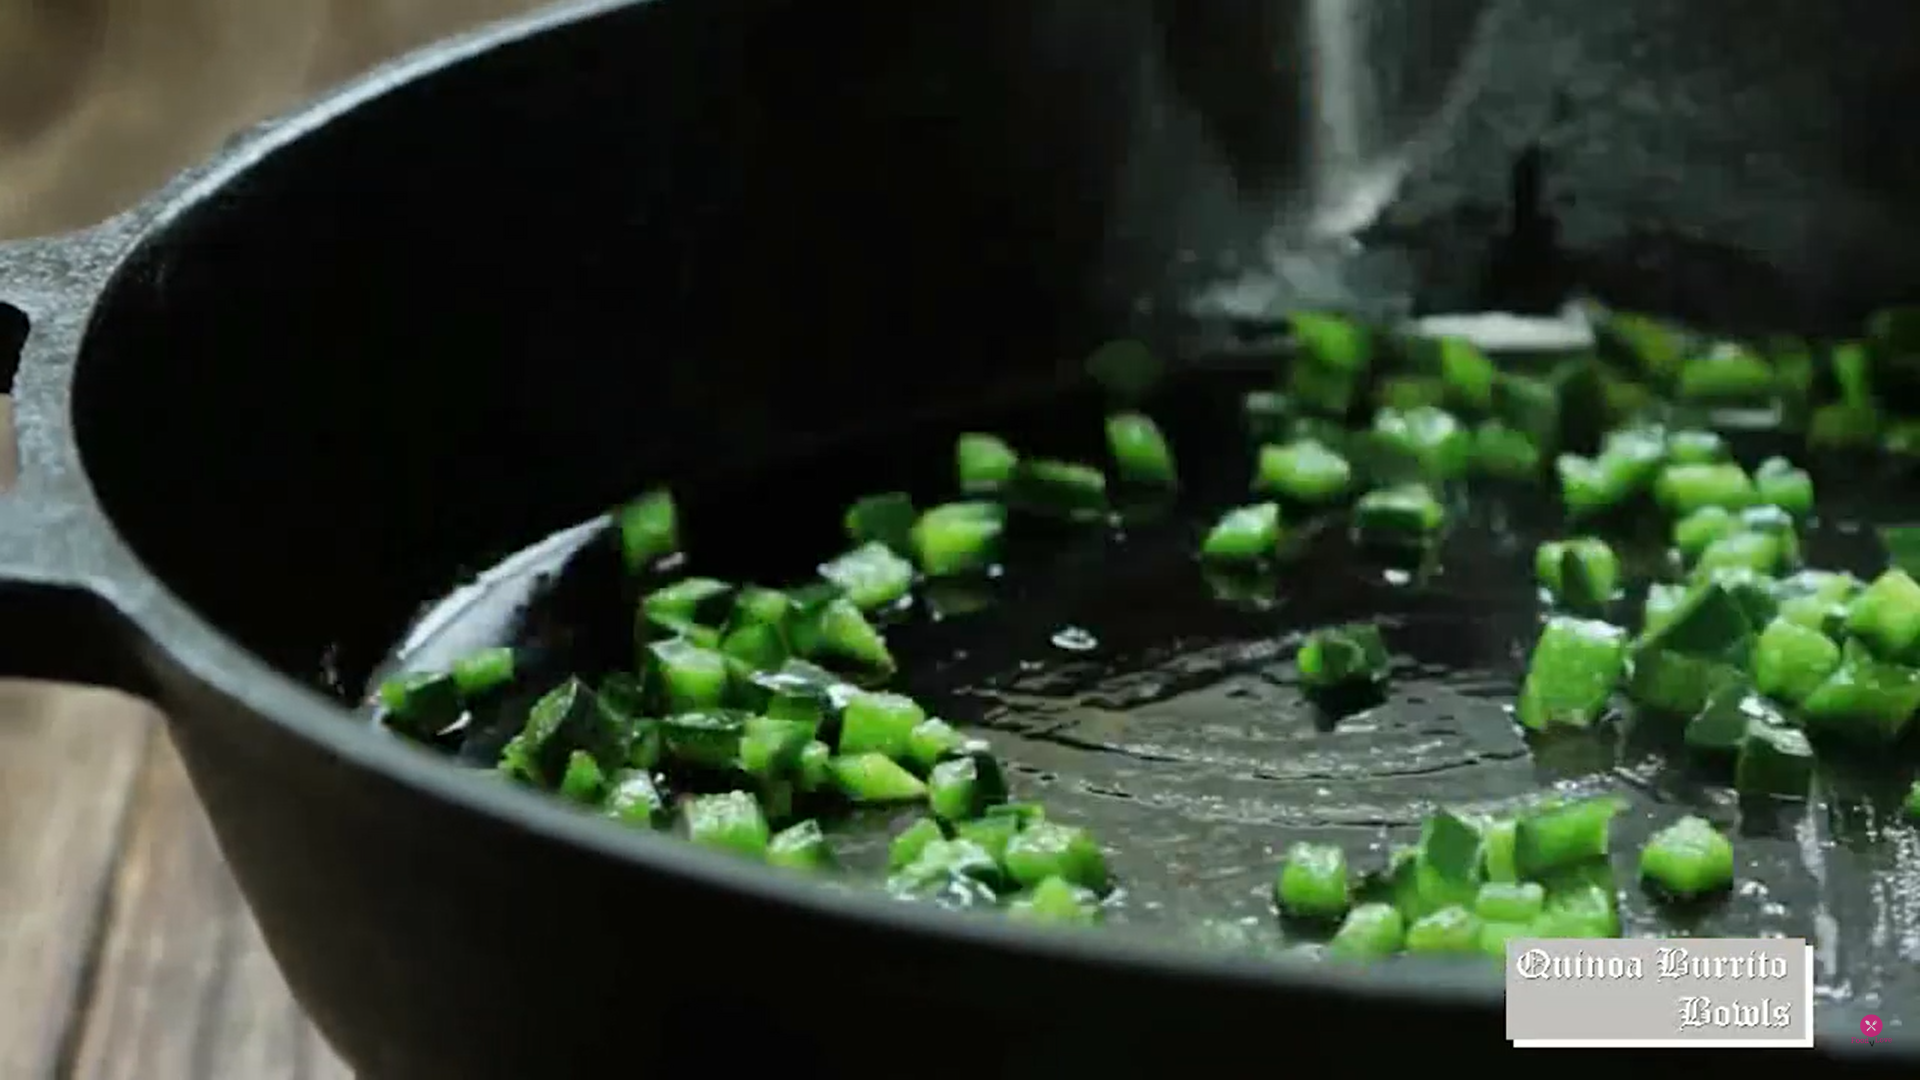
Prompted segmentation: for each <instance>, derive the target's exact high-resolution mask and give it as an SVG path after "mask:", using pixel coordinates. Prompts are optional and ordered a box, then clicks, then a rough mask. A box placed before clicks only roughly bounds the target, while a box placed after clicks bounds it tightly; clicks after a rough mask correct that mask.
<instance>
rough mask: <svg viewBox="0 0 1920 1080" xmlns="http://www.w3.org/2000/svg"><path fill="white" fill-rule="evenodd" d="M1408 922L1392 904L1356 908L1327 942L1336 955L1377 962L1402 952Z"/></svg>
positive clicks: (1374, 904) (1369, 904)
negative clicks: (1401, 947) (1376, 960)
mask: <svg viewBox="0 0 1920 1080" xmlns="http://www.w3.org/2000/svg"><path fill="white" fill-rule="evenodd" d="M1406 937H1407V921H1406V919H1405V918H1404V917H1403V916H1402V915H1401V914H1400V909H1398V908H1396V907H1394V906H1393V905H1392V904H1381V903H1366V904H1359V905H1356V906H1355V907H1354V908H1353V909H1352V910H1351V911H1349V912H1347V917H1346V918H1345V919H1344V920H1342V921H1341V923H1340V929H1339V930H1337V931H1335V932H1334V935H1333V939H1332V940H1331V941H1329V942H1328V943H1327V951H1328V952H1329V953H1331V954H1333V955H1334V956H1339V957H1345V958H1349V959H1354V960H1375V959H1380V958H1382V957H1386V956H1391V955H1393V954H1394V953H1396V952H1399V951H1400V946H1401V945H1402V944H1403V943H1404V942H1405V941H1406Z"/></svg>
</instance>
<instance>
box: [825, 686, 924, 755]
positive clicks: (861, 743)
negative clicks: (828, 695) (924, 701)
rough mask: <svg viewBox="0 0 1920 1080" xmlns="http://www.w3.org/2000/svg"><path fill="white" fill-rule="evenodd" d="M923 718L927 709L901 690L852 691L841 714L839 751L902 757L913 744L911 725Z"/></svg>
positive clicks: (845, 753)
mask: <svg viewBox="0 0 1920 1080" xmlns="http://www.w3.org/2000/svg"><path fill="white" fill-rule="evenodd" d="M926 718H927V713H926V710H925V709H922V708H921V707H920V704H919V703H918V702H916V701H914V700H913V699H912V698H910V697H907V696H905V695H903V694H892V693H884V692H879V693H860V694H855V695H854V696H853V697H852V698H850V699H848V701H847V704H846V708H845V709H844V710H843V711H842V712H841V714H840V745H839V752H840V754H841V755H842V756H845V755H850V754H868V753H874V754H884V755H886V756H887V757H890V758H893V759H894V760H896V761H898V760H904V759H906V758H907V756H908V751H909V750H910V749H911V747H912V743H913V732H914V729H915V728H917V727H918V726H919V725H920V724H921V723H922V722H923V721H925V720H926Z"/></svg>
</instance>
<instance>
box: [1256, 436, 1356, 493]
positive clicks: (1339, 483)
mask: <svg viewBox="0 0 1920 1080" xmlns="http://www.w3.org/2000/svg"><path fill="white" fill-rule="evenodd" d="M1253 486H1254V489H1255V490H1256V491H1260V492H1264V493H1268V494H1273V495H1284V496H1286V497H1287V498H1290V499H1294V500H1297V501H1299V502H1303V503H1326V502H1331V501H1333V500H1336V499H1340V498H1343V497H1344V496H1345V495H1346V494H1347V492H1348V491H1349V490H1350V489H1351V488H1352V487H1353V466H1351V465H1349V464H1348V463H1347V459H1346V458H1344V457H1341V456H1340V455H1339V454H1336V453H1334V452H1333V451H1332V450H1329V449H1328V448H1327V447H1326V446H1325V445H1324V444H1323V443H1321V442H1320V441H1319V440H1317V439H1301V440H1298V441H1296V442H1292V443H1288V444H1286V445H1284V446H1263V447H1261V448H1260V460H1259V467H1258V470H1257V473H1256V475H1255V477H1254V484H1253Z"/></svg>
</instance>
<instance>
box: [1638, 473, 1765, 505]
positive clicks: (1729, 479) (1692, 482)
mask: <svg viewBox="0 0 1920 1080" xmlns="http://www.w3.org/2000/svg"><path fill="white" fill-rule="evenodd" d="M1653 493H1654V498H1655V499H1657V500H1658V501H1659V503H1660V505H1661V506H1662V507H1664V508H1665V509H1666V510H1667V512H1668V513H1671V514H1674V515H1676V516H1680V515H1686V514H1691V513H1693V512H1694V511H1695V510H1699V509H1700V508H1702V507H1706V506H1718V507H1721V508H1722V509H1726V510H1739V509H1741V508H1742V507H1746V506H1751V505H1753V502H1754V500H1755V499H1756V498H1757V495H1756V493H1755V491H1754V488H1753V480H1752V478H1751V477H1749V476H1748V475H1747V474H1746V471H1745V470H1743V469H1741V468H1740V466H1738V465H1736V464H1734V463H1732V462H1721V463H1719V464H1713V465H1669V466H1667V467H1666V468H1665V469H1663V470H1661V472H1660V476H1659V478H1658V479H1657V480H1655V481H1654V485H1653Z"/></svg>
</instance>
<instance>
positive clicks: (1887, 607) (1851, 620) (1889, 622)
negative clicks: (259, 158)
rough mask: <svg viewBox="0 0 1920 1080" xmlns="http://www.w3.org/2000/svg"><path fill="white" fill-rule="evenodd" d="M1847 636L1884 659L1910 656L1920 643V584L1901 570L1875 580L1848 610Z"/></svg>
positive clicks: (1855, 598) (1895, 570)
mask: <svg viewBox="0 0 1920 1080" xmlns="http://www.w3.org/2000/svg"><path fill="white" fill-rule="evenodd" d="M1847 632H1848V633H1850V634H1852V635H1854V636H1855V637H1857V638H1859V639H1860V640H1862V641H1864V642H1866V643H1867V644H1868V645H1871V646H1872V647H1873V649H1874V651H1875V652H1877V653H1879V654H1880V655H1882V656H1886V657H1889V658H1892V657H1898V656H1901V655H1903V654H1905V653H1907V652H1908V651H1909V650H1911V649H1912V648H1913V647H1914V645H1915V644H1916V643H1920V582H1916V581H1914V579H1913V578H1912V577H1910V576H1908V574H1907V572H1906V571H1905V570H1901V569H1898V568H1895V569H1892V570H1888V571H1887V572H1885V573H1883V574H1881V575H1880V576H1879V577H1877V578H1875V579H1874V580H1873V583H1872V584H1871V585H1868V586H1867V588H1866V590H1865V591H1864V592H1862V593H1861V594H1860V595H1859V596H1856V597H1854V599H1853V603H1852V604H1851V605H1849V606H1848V608H1847Z"/></svg>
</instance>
